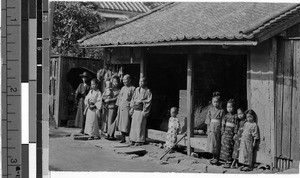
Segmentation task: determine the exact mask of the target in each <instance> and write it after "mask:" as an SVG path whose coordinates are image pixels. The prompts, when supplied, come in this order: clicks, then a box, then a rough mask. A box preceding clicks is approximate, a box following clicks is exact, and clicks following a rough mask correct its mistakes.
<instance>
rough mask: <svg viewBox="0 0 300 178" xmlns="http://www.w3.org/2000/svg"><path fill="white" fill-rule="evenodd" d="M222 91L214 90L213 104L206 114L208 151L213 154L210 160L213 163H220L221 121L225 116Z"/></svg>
mask: <svg viewBox="0 0 300 178" xmlns="http://www.w3.org/2000/svg"><path fill="white" fill-rule="evenodd" d="M220 99H221V97H220V93H219V92H214V93H213V97H212V105H213V107H211V108H210V109H209V110H208V112H207V116H206V120H205V124H207V148H206V149H207V152H209V153H211V154H212V155H213V158H212V159H211V160H210V163H211V164H218V162H219V155H220V148H221V122H222V118H223V116H224V113H225V112H224V110H223V109H222V108H221V107H220Z"/></svg>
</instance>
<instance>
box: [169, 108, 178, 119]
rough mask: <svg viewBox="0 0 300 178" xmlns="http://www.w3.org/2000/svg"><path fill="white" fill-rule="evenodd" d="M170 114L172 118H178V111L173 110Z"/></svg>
mask: <svg viewBox="0 0 300 178" xmlns="http://www.w3.org/2000/svg"><path fill="white" fill-rule="evenodd" d="M170 114H171V117H176V116H177V111H176V110H175V109H171V111H170Z"/></svg>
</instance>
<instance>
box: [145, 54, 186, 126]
mask: <svg viewBox="0 0 300 178" xmlns="http://www.w3.org/2000/svg"><path fill="white" fill-rule="evenodd" d="M146 58H147V70H146V71H147V78H148V86H149V88H150V90H151V91H152V95H153V99H152V108H151V114H150V117H149V120H151V121H149V122H148V124H147V127H148V128H153V129H160V126H161V123H162V122H163V120H164V119H166V118H167V119H168V117H169V116H168V114H169V113H168V110H169V109H170V108H171V107H174V106H175V107H178V106H179V91H180V90H186V82H187V78H186V74H187V67H186V66H187V60H186V56H185V55H178V54H147V56H146Z"/></svg>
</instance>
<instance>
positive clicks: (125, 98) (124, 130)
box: [116, 74, 135, 143]
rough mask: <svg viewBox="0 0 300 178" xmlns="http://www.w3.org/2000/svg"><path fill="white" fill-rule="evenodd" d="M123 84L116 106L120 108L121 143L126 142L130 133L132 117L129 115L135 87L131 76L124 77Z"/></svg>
mask: <svg viewBox="0 0 300 178" xmlns="http://www.w3.org/2000/svg"><path fill="white" fill-rule="evenodd" d="M123 84H124V86H123V87H122V89H121V91H120V94H119V97H118V99H117V102H116V105H117V106H118V114H117V119H116V126H117V130H118V131H120V132H121V134H122V140H121V142H120V143H125V142H126V139H125V137H126V135H128V133H129V131H130V125H131V117H130V115H129V110H130V101H131V99H132V96H133V93H134V89H135V87H134V86H133V85H132V84H131V79H130V75H128V74H126V75H125V76H124V77H123Z"/></svg>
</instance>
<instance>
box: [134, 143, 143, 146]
mask: <svg viewBox="0 0 300 178" xmlns="http://www.w3.org/2000/svg"><path fill="white" fill-rule="evenodd" d="M142 145H143V144H142V143H135V144H134V146H142Z"/></svg>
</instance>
